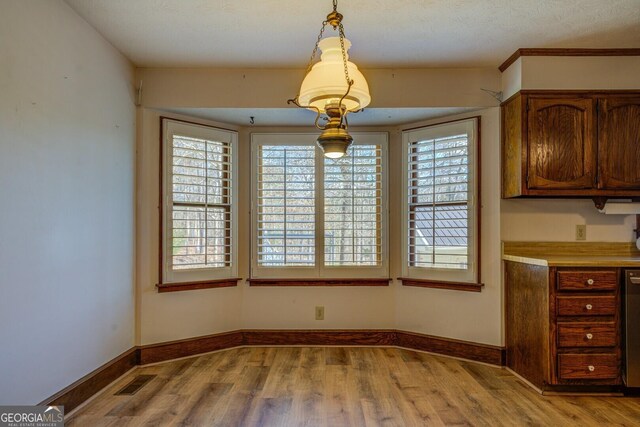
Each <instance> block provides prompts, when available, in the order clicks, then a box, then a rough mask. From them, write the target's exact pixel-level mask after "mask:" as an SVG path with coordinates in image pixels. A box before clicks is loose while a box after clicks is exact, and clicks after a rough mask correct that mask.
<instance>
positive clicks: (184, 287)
mask: <svg viewBox="0 0 640 427" xmlns="http://www.w3.org/2000/svg"><path fill="white" fill-rule="evenodd" d="M238 280H242V279H241V278H239V277H234V278H230V279H217V280H203V281H201V282H181V283H158V284H157V285H156V288H158V293H163V292H180V291H194V290H197V289H212V288H230V287H233V286H238Z"/></svg>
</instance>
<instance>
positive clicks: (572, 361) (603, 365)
mask: <svg viewBox="0 0 640 427" xmlns="http://www.w3.org/2000/svg"><path fill="white" fill-rule="evenodd" d="M618 375H619V367H618V358H617V357H616V355H615V354H560V355H559V356H558V377H559V378H560V379H563V380H607V379H616V378H618Z"/></svg>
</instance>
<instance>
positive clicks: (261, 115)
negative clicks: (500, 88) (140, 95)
mask: <svg viewBox="0 0 640 427" xmlns="http://www.w3.org/2000/svg"><path fill="white" fill-rule="evenodd" d="M474 110H475V109H474V108H365V110H364V111H362V112H360V113H358V114H350V115H349V125H350V126H395V125H401V124H406V123H414V122H418V121H421V120H426V119H432V118H437V117H444V116H449V115H453V114H458V113H465V112H469V111H474ZM165 111H168V112H171V113H178V114H184V115H186V116H191V117H199V118H202V119H209V120H214V121H217V122H221V123H229V124H233V125H238V126H250V122H249V121H250V119H251V117H252V116H253V117H254V125H255V126H309V125H310V124H313V120H314V118H315V114H314V113H313V112H312V111H307V110H302V109H298V108H172V109H167V110H165Z"/></svg>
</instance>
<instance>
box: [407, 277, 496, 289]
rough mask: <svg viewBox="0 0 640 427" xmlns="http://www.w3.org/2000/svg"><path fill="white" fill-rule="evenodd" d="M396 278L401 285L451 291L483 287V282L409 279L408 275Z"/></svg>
mask: <svg viewBox="0 0 640 427" xmlns="http://www.w3.org/2000/svg"><path fill="white" fill-rule="evenodd" d="M398 280H400V281H402V286H415V287H418V288H435V289H449V290H452V291H466V292H480V291H482V288H483V287H484V283H467V282H445V281H441V280H425V279H410V278H408V277H398Z"/></svg>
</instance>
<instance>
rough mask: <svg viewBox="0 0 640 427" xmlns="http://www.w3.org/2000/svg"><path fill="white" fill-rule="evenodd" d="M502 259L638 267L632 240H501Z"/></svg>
mask: <svg viewBox="0 0 640 427" xmlns="http://www.w3.org/2000/svg"><path fill="white" fill-rule="evenodd" d="M502 253H503V255H502V259H503V260H505V261H513V262H520V263H524V264H532V265H540V266H544V267H631V268H640V251H638V250H637V248H636V247H635V244H634V243H620V242H610V243H607V242H595V243H594V242H589V243H576V242H503V252H502Z"/></svg>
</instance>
